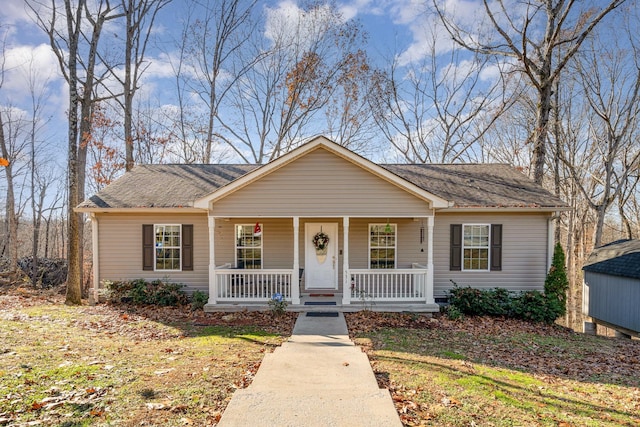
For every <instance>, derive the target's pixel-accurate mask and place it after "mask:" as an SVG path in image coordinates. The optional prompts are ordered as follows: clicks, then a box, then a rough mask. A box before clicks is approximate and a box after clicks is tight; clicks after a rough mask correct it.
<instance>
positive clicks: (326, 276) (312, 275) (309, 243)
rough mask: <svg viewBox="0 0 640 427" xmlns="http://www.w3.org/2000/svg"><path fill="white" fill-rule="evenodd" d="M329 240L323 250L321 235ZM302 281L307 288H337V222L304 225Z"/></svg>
mask: <svg viewBox="0 0 640 427" xmlns="http://www.w3.org/2000/svg"><path fill="white" fill-rule="evenodd" d="M318 233H323V234H325V235H326V236H327V237H328V238H329V241H328V242H327V244H326V245H324V246H325V248H324V250H323V248H322V246H323V245H322V241H321V239H316V243H314V238H316V236H318V237H321V235H319V234H318ZM304 235H305V239H304V240H305V248H304V249H305V250H304V252H305V257H304V261H305V262H304V274H305V276H304V283H305V287H306V288H307V289H338V223H335V222H333V223H332V222H325V223H307V224H306V225H305V233H304Z"/></svg>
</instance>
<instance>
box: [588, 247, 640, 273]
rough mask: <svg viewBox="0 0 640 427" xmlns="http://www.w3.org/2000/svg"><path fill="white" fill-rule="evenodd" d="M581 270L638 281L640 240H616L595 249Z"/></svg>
mask: <svg viewBox="0 0 640 427" xmlns="http://www.w3.org/2000/svg"><path fill="white" fill-rule="evenodd" d="M582 269H583V270H584V271H590V272H593V273H601V274H608V275H611V276H621V277H630V278H634V279H640V240H618V241H616V242H613V243H609V244H608V245H604V246H601V247H599V248H596V249H594V250H593V252H591V254H590V255H589V258H588V259H587V262H586V263H585V265H584V266H583V267H582Z"/></svg>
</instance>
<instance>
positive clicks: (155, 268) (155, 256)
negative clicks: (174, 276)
mask: <svg viewBox="0 0 640 427" xmlns="http://www.w3.org/2000/svg"><path fill="white" fill-rule="evenodd" d="M157 227H163V229H164V227H178V237H179V239H180V240H179V244H178V246H169V247H168V248H169V249H178V250H179V251H180V252H179V254H180V257H179V261H180V265H179V267H178V268H177V269H175V268H158V248H157V246H156V244H157V241H156V236H157V231H156V230H157ZM163 231H164V230H163ZM163 249H166V248H164V247H163ZM182 251H183V248H182V224H153V271H182V256H183V253H182Z"/></svg>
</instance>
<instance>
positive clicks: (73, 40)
mask: <svg viewBox="0 0 640 427" xmlns="http://www.w3.org/2000/svg"><path fill="white" fill-rule="evenodd" d="M85 1H86V0H78V5H77V8H76V10H75V16H74V10H73V6H72V4H71V0H65V1H64V4H65V11H66V19H67V30H68V35H69V55H68V61H69V65H68V73H69V110H68V113H67V115H68V118H69V128H68V138H69V143H68V150H67V151H68V153H67V155H68V160H67V170H68V174H69V177H68V191H69V194H68V195H67V197H68V206H67V239H68V244H67V264H68V273H67V293H66V298H65V304H68V305H80V304H81V303H82V291H81V283H82V282H81V265H80V222H81V221H80V214H78V213H76V212H74V210H73V209H74V208H75V207H76V206H78V203H80V197H79V195H80V191H79V190H80V188H79V182H78V107H79V104H80V96H79V94H78V73H77V68H78V41H79V39H80V26H81V22H82V19H81V18H82V10H83V7H84V3H85ZM74 24H75V27H74Z"/></svg>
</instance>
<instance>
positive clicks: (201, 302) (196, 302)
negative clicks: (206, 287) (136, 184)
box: [191, 291, 209, 311]
mask: <svg viewBox="0 0 640 427" xmlns="http://www.w3.org/2000/svg"><path fill="white" fill-rule="evenodd" d="M207 302H209V294H207V293H206V292H202V291H193V293H192V294H191V309H192V310H194V311H195V310H202V309H203V308H204V306H205V304H206V303H207Z"/></svg>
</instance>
